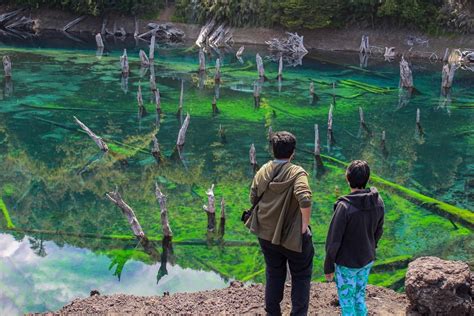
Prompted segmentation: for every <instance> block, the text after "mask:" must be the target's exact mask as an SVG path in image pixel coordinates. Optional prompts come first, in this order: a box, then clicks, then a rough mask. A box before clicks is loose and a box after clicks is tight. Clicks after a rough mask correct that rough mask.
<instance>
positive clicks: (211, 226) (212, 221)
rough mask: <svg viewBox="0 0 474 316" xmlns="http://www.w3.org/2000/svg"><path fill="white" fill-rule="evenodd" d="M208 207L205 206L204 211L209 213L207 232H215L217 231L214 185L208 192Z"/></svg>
mask: <svg viewBox="0 0 474 316" xmlns="http://www.w3.org/2000/svg"><path fill="white" fill-rule="evenodd" d="M206 195H207V205H204V206H203V209H204V211H206V213H207V231H208V232H213V231H214V230H215V229H216V205H215V202H216V201H215V197H214V184H212V185H211V187H210V188H209V189H208V190H207V192H206Z"/></svg>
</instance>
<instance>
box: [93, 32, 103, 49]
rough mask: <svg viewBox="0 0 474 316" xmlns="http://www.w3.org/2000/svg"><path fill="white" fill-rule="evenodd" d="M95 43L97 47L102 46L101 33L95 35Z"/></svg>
mask: <svg viewBox="0 0 474 316" xmlns="http://www.w3.org/2000/svg"><path fill="white" fill-rule="evenodd" d="M95 43H96V44H97V48H104V41H103V40H102V35H100V33H97V34H96V35H95Z"/></svg>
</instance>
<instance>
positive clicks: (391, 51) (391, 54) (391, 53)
mask: <svg viewBox="0 0 474 316" xmlns="http://www.w3.org/2000/svg"><path fill="white" fill-rule="evenodd" d="M396 55H397V53H396V51H395V47H385V52H384V54H383V57H385V60H391V59H393V58H395V56H396Z"/></svg>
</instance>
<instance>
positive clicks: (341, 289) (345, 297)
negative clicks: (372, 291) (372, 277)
mask: <svg viewBox="0 0 474 316" xmlns="http://www.w3.org/2000/svg"><path fill="white" fill-rule="evenodd" d="M373 264H374V263H373V262H371V263H369V264H368V265H366V266H365V267H362V268H348V267H344V266H339V265H336V285H337V294H338V296H339V305H340V306H341V312H342V316H359V315H364V316H365V315H367V306H366V305H365V288H366V286H367V280H368V278H369V273H370V268H372V265H373Z"/></svg>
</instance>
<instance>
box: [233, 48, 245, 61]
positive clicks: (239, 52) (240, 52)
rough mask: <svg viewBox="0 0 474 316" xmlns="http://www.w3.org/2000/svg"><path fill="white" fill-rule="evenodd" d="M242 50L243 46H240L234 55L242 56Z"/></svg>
mask: <svg viewBox="0 0 474 316" xmlns="http://www.w3.org/2000/svg"><path fill="white" fill-rule="evenodd" d="M244 50H245V46H240V48H239V50H238V51H237V53H235V57H237V58H242V54H243V53H244Z"/></svg>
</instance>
